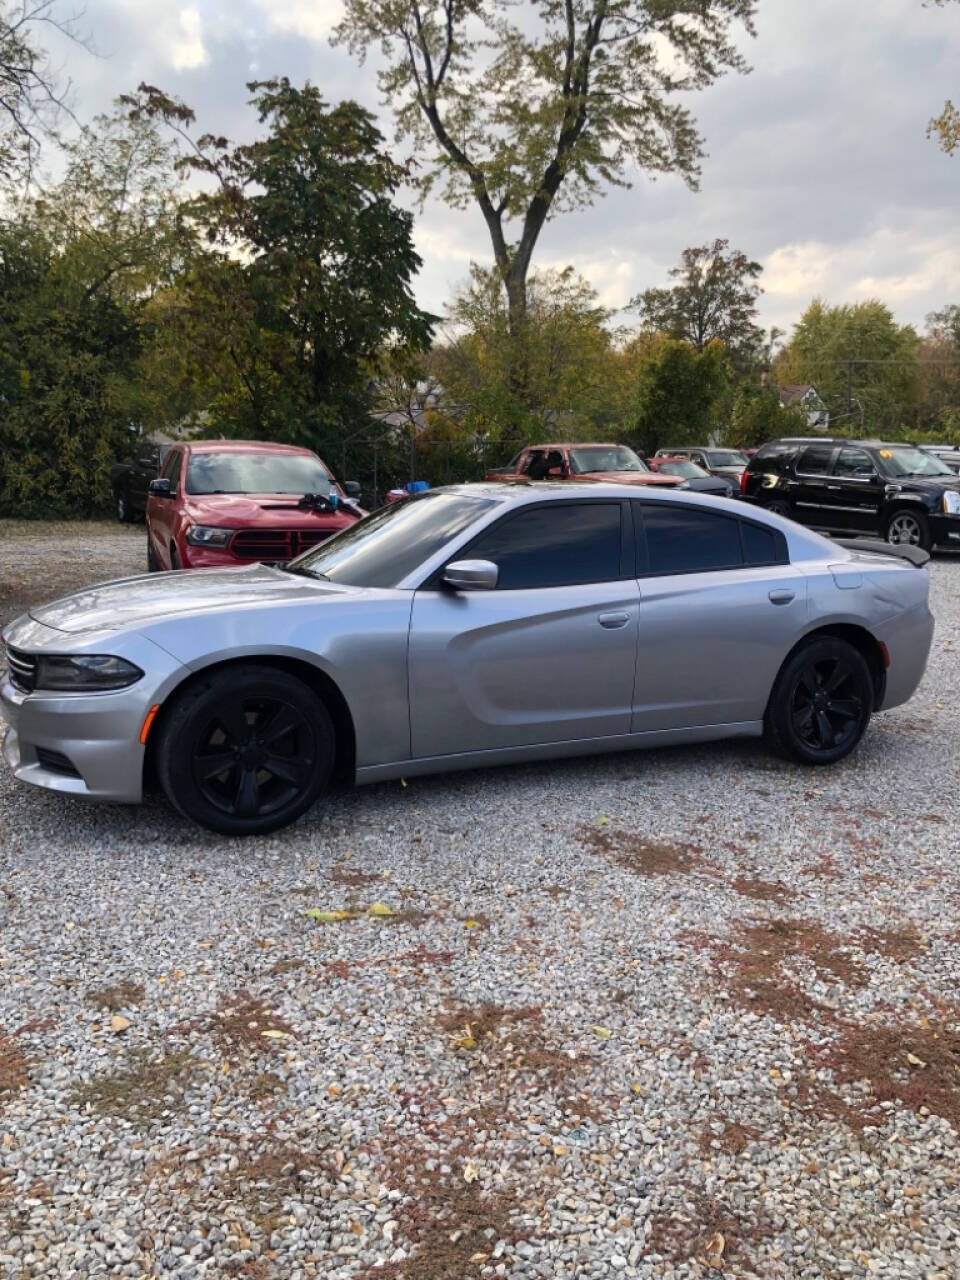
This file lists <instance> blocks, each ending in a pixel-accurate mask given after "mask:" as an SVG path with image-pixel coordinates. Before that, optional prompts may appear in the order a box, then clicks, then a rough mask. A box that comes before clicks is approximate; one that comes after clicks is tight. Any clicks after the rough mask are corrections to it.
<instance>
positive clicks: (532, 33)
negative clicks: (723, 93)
mask: <svg viewBox="0 0 960 1280" xmlns="http://www.w3.org/2000/svg"><path fill="white" fill-rule="evenodd" d="M755 7H756V0H697V2H696V3H691V2H690V0H534V4H533V5H532V6H530V8H532V9H533V12H532V13H530V12H525V15H524V20H523V21H522V22H515V21H513V20H512V18H511V9H510V7H509V6H508V5H507V4H505V3H503V0H388V2H387V3H384V2H383V0H345V7H344V17H343V20H342V21H341V23H340V25H339V26H338V27H337V29H336V32H335V37H334V38H335V41H336V42H341V43H344V44H346V45H347V46H348V48H349V49H350V50H351V51H352V52H354V53H355V54H357V55H358V56H359V57H360V58H361V59H362V58H363V57H365V55H366V54H367V53H368V52H369V50H370V49H372V48H379V50H380V52H381V53H382V55H383V56H384V58H385V59H386V66H385V68H384V69H383V70H382V71H381V72H380V74H379V83H380V87H381V89H382V90H383V93H384V97H385V98H386V99H387V101H389V102H390V103H391V104H393V107H394V114H395V116H396V120H397V125H398V131H399V134H400V136H406V137H409V138H411V139H412V141H413V143H414V146H415V148H416V151H417V157H418V159H417V171H416V173H417V176H416V181H417V183H418V185H419V188H420V191H421V194H423V195H426V194H427V193H428V192H429V191H431V190H432V189H433V187H434V185H435V184H436V183H437V182H438V181H439V182H440V183H441V184H442V185H441V193H442V196H443V198H444V199H445V200H446V201H447V202H448V203H449V204H451V205H452V206H454V207H455V208H465V207H467V206H468V205H470V204H473V205H475V206H476V207H477V209H479V211H480V213H481V215H482V216H483V219H484V222H485V224H486V228H487V231H488V233H489V236H490V241H491V245H492V248H493V255H494V259H495V262H496V266H497V269H498V271H499V273H500V276H501V279H502V280H503V283H504V287H505V289H506V294H507V300H508V322H509V333H510V337H511V341H512V343H513V347H514V361H513V368H512V378H513V381H514V384H515V388H516V389H517V390H518V391H519V392H520V393H521V394H523V393H524V392H525V390H526V374H525V367H524V361H523V355H522V343H523V331H524V324H525V320H526V313H527V278H528V275H529V272H530V267H531V262H532V258H533V252H534V248H535V247H536V244H537V240H538V238H539V236H540V233H541V231H542V230H543V226H544V223H545V222H546V219H547V218H548V217H549V216H552V215H554V214H556V213H557V212H558V211H561V210H562V209H564V208H574V207H577V206H582V205H585V204H589V203H590V202H592V200H593V199H594V198H595V197H596V196H597V194H598V193H599V192H600V190H601V188H602V186H603V185H604V184H607V183H613V184H616V185H620V186H627V185H629V183H628V180H627V177H626V175H627V174H628V173H629V172H631V171H632V169H633V168H634V167H636V168H639V169H641V170H646V171H649V172H652V173H674V172H675V173H679V174H680V175H681V176H682V177H683V178H684V179H685V180H686V181H687V182H688V184H689V185H690V186H696V180H697V175H698V173H699V162H700V159H701V157H702V154H703V152H702V145H701V139H700V135H699V133H698V131H697V128H696V125H695V123H694V119H693V116H692V114H691V111H690V108H689V107H688V106H687V105H686V104H685V102H683V101H680V102H678V101H676V100H675V98H674V95H675V94H677V93H679V92H685V91H690V90H695V89H704V88H706V87H707V86H708V85H710V84H712V83H713V82H714V81H715V80H716V79H717V78H718V77H720V76H721V75H723V74H724V73H725V72H726V71H727V70H730V69H733V70H738V71H739V70H744V69H745V64H744V61H743V59H742V57H741V55H740V54H739V53H738V52H737V50H736V48H735V46H734V44H733V40H732V32H731V28H732V27H733V25H734V23H735V22H737V21H738V20H739V21H742V22H743V23H744V24H745V26H746V28H747V30H748V31H750V32H752V30H753V26H752V19H753V14H754V11H755Z"/></svg>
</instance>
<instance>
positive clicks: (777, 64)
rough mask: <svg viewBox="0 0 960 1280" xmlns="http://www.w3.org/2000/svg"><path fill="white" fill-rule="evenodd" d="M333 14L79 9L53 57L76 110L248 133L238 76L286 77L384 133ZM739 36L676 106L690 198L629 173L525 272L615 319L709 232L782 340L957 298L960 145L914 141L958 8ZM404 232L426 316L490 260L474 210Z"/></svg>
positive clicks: (896, 1) (287, 4) (783, 12)
mask: <svg viewBox="0 0 960 1280" xmlns="http://www.w3.org/2000/svg"><path fill="white" fill-rule="evenodd" d="M339 9H340V5H339V0H189V3H185V4H180V3H177V0H86V6H85V10H84V14H83V17H82V18H81V19H80V26H81V29H82V30H83V32H84V33H85V34H86V35H87V36H88V37H89V41H88V42H89V45H90V47H91V49H92V50H93V52H88V51H87V50H84V49H78V48H75V47H71V46H67V45H65V44H61V45H60V46H58V47H54V50H53V52H54V56H55V57H56V58H57V59H58V61H59V62H60V63H61V64H62V66H63V68H64V71H65V72H66V74H67V75H69V77H70V79H71V81H72V101H73V106H74V110H75V112H76V114H77V116H78V117H79V118H80V119H89V118H90V117H92V116H93V115H94V114H96V113H97V112H99V111H103V110H106V109H108V108H109V105H110V103H111V101H112V100H113V99H114V98H115V97H116V96H117V95H118V94H119V93H122V92H124V91H127V90H130V89H133V88H135V87H136V85H137V84H138V83H139V82H140V81H143V80H145V81H147V82H149V83H152V84H155V85H158V86H160V87H162V88H163V89H165V90H166V91H167V92H169V93H173V94H176V95H177V96H179V97H182V98H183V99H184V100H185V101H186V102H188V103H189V104H190V106H191V107H193V109H194V110H195V111H196V113H197V117H198V122H199V125H200V127H201V129H202V131H209V132H215V133H223V134H226V135H227V136H229V137H231V138H234V139H237V140H242V139H245V138H248V137H251V136H253V135H254V133H255V132H256V120H255V116H254V114H253V112H252V111H251V109H250V108H249V107H248V106H247V105H246V100H247V97H248V94H247V91H246V88H245V83H246V81H247V80H249V79H253V78H269V77H270V76H273V75H287V76H289V77H290V79H291V80H292V81H293V82H294V83H302V82H303V81H305V80H307V79H309V80H311V81H312V82H313V83H314V84H316V85H318V86H319V87H320V88H321V90H322V91H323V93H324V95H325V96H326V97H327V99H328V100H330V101H336V100H338V99H341V98H346V97H352V98H355V99H357V100H359V101H360V102H362V103H363V104H364V105H365V106H367V107H369V108H370V109H371V110H375V111H377V112H378V114H379V115H380V116H381V119H382V127H383V130H384V132H385V133H386V134H387V136H388V137H390V138H392V137H393V125H392V120H391V118H390V115H389V110H388V109H387V108H385V107H383V106H382V104H381V103H380V101H379V94H378V90H377V85H376V74H375V65H371V64H369V63H368V64H367V65H365V66H363V67H361V66H359V65H358V64H357V62H356V61H355V60H354V59H353V58H352V57H351V55H350V54H349V53H348V52H347V51H346V50H345V49H343V48H333V47H331V45H330V43H329V33H330V30H331V28H332V27H333V26H334V25H335V23H336V21H337V18H338V16H339ZM741 45H742V49H743V52H744V54H745V55H746V57H747V59H748V60H749V62H750V65H751V67H752V71H751V73H750V74H749V75H746V76H740V75H729V76H727V77H725V78H724V79H723V80H721V81H719V82H718V83H717V84H715V85H714V86H712V87H711V88H709V89H707V90H705V91H703V92H701V93H698V94H696V95H695V96H694V97H693V98H692V99H691V102H692V105H693V107H694V110H695V112H696V115H697V118H698V122H699V125H700V129H701V132H702V134H703V136H704V139H705V146H706V151H707V157H706V159H705V161H704V164H703V172H702V176H701V180H700V188H699V190H698V191H697V192H691V191H690V190H689V189H688V188H687V187H686V186H685V184H684V183H683V182H682V181H681V180H680V179H679V178H676V177H672V176H671V177H660V178H658V179H657V180H656V182H651V181H650V180H649V178H648V177H646V176H645V175H643V174H637V175H635V176H634V179H633V185H632V186H631V188H630V189H629V190H617V189H614V190H611V191H609V193H608V194H607V196H606V197H605V198H602V199H599V200H598V201H597V202H596V203H595V204H594V205H593V206H592V207H591V208H589V209H585V210H581V211H578V212H576V213H572V214H569V213H568V214H562V215H560V216H559V217H557V218H556V219H555V220H553V221H552V222H550V223H548V225H547V227H546V229H545V231H544V233H543V235H542V237H541V240H540V243H539V245H538V248H537V252H536V256H535V263H534V265H535V266H540V267H563V266H567V265H571V266H573V267H574V268H575V269H576V270H577V271H579V272H580V273H581V274H582V275H584V276H585V277H586V278H587V279H588V280H589V281H590V282H591V283H592V284H593V286H594V287H595V289H596V290H597V291H598V293H599V295H600V299H601V301H602V302H603V303H604V304H605V305H606V306H608V307H611V308H613V309H615V310H616V309H618V308H622V307H623V306H624V305H625V304H626V302H627V301H628V300H629V298H630V297H632V296H633V295H634V294H636V293H638V292H639V291H641V290H642V289H645V288H648V287H651V286H655V285H663V284H667V283H669V280H668V272H669V270H670V268H671V267H672V266H674V265H676V263H677V262H678V261H679V258H680V254H681V251H682V250H683V249H684V248H685V247H687V246H690V245H699V244H704V243H708V242H710V241H712V240H713V239H715V238H717V237H722V238H725V239H727V240H729V241H730V243H731V244H732V245H733V246H734V247H736V248H738V249H742V250H743V251H744V252H745V253H747V254H748V255H749V256H750V257H752V258H754V259H756V260H757V261H759V262H760V263H761V264H762V265H763V268H764V270H763V276H762V284H763V286H764V294H763V297H762V298H761V300H760V316H759V319H760V322H761V323H762V324H764V326H765V327H770V326H773V325H776V326H777V327H778V328H780V329H783V330H785V331H787V332H789V331H790V329H791V327H792V326H793V324H795V323H796V321H797V320H798V319H799V318H800V315H801V314H802V312H803V310H804V308H805V307H806V306H807V305H808V304H809V302H810V300H811V299H812V298H813V297H814V296H818V295H819V296H821V297H823V298H824V299H826V300H827V301H828V302H829V303H832V304H838V303H853V302H857V301H861V300H864V299H868V298H873V297H879V298H881V299H882V300H883V301H885V302H886V303H887V304H888V305H889V306H890V307H891V309H892V310H893V312H894V314H895V315H896V317H897V319H898V320H899V321H900V322H901V323H910V324H914V325H916V326H917V327H918V328H922V327H923V324H924V319H925V317H926V315H927V314H928V313H929V312H930V311H932V310H934V309H936V308H939V307H942V306H943V305H944V304H946V303H948V302H957V303H960V235H958V232H960V153H958V154H957V155H955V156H954V157H952V158H951V157H949V156H947V155H945V154H944V153H943V152H942V151H941V150H940V149H939V148H938V147H937V145H936V144H935V142H933V141H931V140H929V139H928V138H927V137H926V126H927V122H928V120H929V119H930V117H931V116H932V115H935V114H938V113H939V111H940V110H941V108H942V106H943V103H944V101H945V99H947V98H948V97H952V98H953V99H954V100H955V101H956V100H958V99H960V4H955V5H948V6H947V7H945V8H938V7H934V6H933V5H930V6H925V5H924V4H923V3H922V0H760V2H759V8H758V17H757V36H756V38H755V39H751V38H750V37H748V36H744V37H743V39H742V41H741ZM399 153H400V152H399V151H398V154H399ZM403 154H407V152H406V151H403ZM416 240H417V245H418V249H419V252H420V254H421V256H422V257H423V259H424V265H423V268H422V270H421V272H420V274H419V276H418V279H417V286H416V289H417V295H418V300H419V301H420V303H421V305H423V306H425V307H426V308H428V309H429V310H431V311H434V312H437V313H440V312H442V310H443V306H444V303H445V302H446V301H448V299H449V298H450V296H451V294H452V293H453V291H454V289H455V288H456V287H457V285H458V284H460V283H461V282H462V281H463V280H464V279H465V278H466V276H467V273H468V269H469V264H470V262H471V260H474V261H478V262H481V263H484V264H489V263H490V260H491V250H490V245H489V240H488V238H487V233H486V228H485V226H484V224H483V221H482V219H481V216H480V214H479V212H478V211H476V210H474V209H472V208H470V209H467V210H466V211H460V210H453V209H449V208H447V207H446V206H445V205H443V204H441V203H440V202H439V201H431V202H430V203H428V204H427V205H426V207H425V208H424V209H423V210H422V212H420V211H418V212H417V215H416ZM621 318H622V319H629V317H628V316H622V317H621Z"/></svg>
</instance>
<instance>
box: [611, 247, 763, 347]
mask: <svg viewBox="0 0 960 1280" xmlns="http://www.w3.org/2000/svg"><path fill="white" fill-rule="evenodd" d="M762 270H763V268H762V267H761V266H760V263H759V262H751V260H750V259H749V258H748V257H747V256H746V254H745V253H741V252H740V250H739V249H731V248H730V245H729V241H727V240H714V242H713V244H707V245H702V246H700V247H699V248H695V249H684V251H683V256H682V260H681V265H680V266H679V267H674V268H673V270H672V271H671V272H670V275H671V276H672V277H673V279H674V280H676V282H677V283H676V284H674V285H673V286H672V287H671V288H669V289H646V290H645V291H644V292H643V293H640V294H637V296H636V297H635V298H633V299H631V301H630V304H629V305H630V306H631V308H634V309H635V310H637V311H639V313H640V323H641V326H642V327H643V328H644V329H645V330H646V331H647V332H651V333H657V332H659V333H666V334H669V336H670V337H671V338H682V339H684V340H685V341H687V342H689V343H690V344H691V345H692V346H694V347H696V349H697V350H698V351H703V349H704V348H705V347H706V346H707V344H708V343H710V342H718V341H719V342H722V343H723V344H724V346H725V347H726V348H727V351H728V352H729V353H730V356H731V359H733V360H734V361H735V362H736V363H737V365H739V366H740V367H743V368H747V367H749V366H750V365H752V364H754V363H755V362H756V360H757V358H758V356H759V355H760V354H761V352H762V350H763V340H764V333H763V330H762V329H761V328H760V327H759V326H758V325H757V324H756V323H755V321H756V316H757V298H758V297H759V296H760V294H761V293H762V290H761V288H760V285H759V284H758V283H757V280H758V279H759V277H760V274H761V272H762Z"/></svg>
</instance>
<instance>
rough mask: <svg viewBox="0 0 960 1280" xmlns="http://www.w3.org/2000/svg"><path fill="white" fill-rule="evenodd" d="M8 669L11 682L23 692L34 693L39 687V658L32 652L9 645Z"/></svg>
mask: <svg viewBox="0 0 960 1280" xmlns="http://www.w3.org/2000/svg"><path fill="white" fill-rule="evenodd" d="M7 669H8V671H9V672H10V683H11V684H12V685H13V687H14V688H15V689H19V690H20V692H21V693H33V691H34V689H35V688H36V687H37V660H36V658H35V657H34V656H33V654H32V653H24V652H23V650H22V649H11V648H10V646H9V645H8V646H7Z"/></svg>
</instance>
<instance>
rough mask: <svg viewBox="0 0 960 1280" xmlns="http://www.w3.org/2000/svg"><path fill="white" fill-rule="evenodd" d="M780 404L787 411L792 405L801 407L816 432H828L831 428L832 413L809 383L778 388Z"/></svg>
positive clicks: (794, 383)
mask: <svg viewBox="0 0 960 1280" xmlns="http://www.w3.org/2000/svg"><path fill="white" fill-rule="evenodd" d="M777 393H778V394H779V396H780V403H781V404H782V405H783V407H784V408H785V409H786V408H788V407H789V406H790V405H799V406H800V407H801V408H802V409H805V410H806V412H807V425H808V426H809V427H811V428H812V429H813V430H815V431H826V430H827V429H828V428H829V426H830V413H829V410H828V409H827V406H826V404H825V403H824V401H823V399H822V398H821V396H820V393H819V392H818V391H817V388H816V387H814V386H812V385H811V384H810V383H809V382H793V383H789V384H788V385H787V386H785V387H777Z"/></svg>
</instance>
